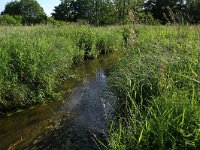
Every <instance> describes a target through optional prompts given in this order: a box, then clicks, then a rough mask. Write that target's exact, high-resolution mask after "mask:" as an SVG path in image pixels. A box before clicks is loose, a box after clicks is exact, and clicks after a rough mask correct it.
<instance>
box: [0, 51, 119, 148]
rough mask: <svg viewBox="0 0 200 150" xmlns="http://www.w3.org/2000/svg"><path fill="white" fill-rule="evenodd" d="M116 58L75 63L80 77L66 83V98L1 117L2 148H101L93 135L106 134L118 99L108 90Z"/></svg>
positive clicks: (109, 57)
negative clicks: (108, 74) (108, 71)
mask: <svg viewBox="0 0 200 150" xmlns="http://www.w3.org/2000/svg"><path fill="white" fill-rule="evenodd" d="M116 57H117V55H116V54H112V55H110V56H108V57H104V58H100V59H98V60H93V61H87V62H84V63H82V64H81V65H79V66H74V68H73V69H74V72H77V73H78V74H80V76H79V78H78V79H70V80H69V81H67V82H66V84H65V85H63V87H62V88H61V90H62V91H63V92H64V93H65V96H64V99H63V101H59V102H53V103H48V104H43V105H37V106H35V108H33V109H28V110H25V111H23V112H21V113H18V114H15V115H13V116H11V117H6V118H1V120H0V149H7V148H8V147H10V148H16V147H17V148H19V149H24V148H27V149H48V148H49V149H53V148H56V149H58V148H59V149H95V148H98V147H96V144H95V142H94V140H93V139H92V134H98V135H100V136H103V135H104V133H105V132H106V130H107V126H108V123H109V120H110V118H111V115H110V114H112V111H113V107H112V104H113V103H114V101H115V99H116V98H115V96H114V95H113V94H112V93H111V92H110V91H108V90H107V85H106V83H107V77H106V74H105V69H107V68H108V67H109V66H110V65H112V64H113V63H114V62H116V61H117V59H116ZM68 91H71V92H68Z"/></svg>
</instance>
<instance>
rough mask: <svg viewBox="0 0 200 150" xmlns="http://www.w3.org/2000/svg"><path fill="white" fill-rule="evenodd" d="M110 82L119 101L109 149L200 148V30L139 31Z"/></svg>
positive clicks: (146, 28) (154, 28)
mask: <svg viewBox="0 0 200 150" xmlns="http://www.w3.org/2000/svg"><path fill="white" fill-rule="evenodd" d="M135 33H136V36H137V38H136V40H135V44H134V48H130V50H128V51H127V52H126V53H127V54H125V55H126V56H125V57H124V59H122V61H121V62H119V64H118V65H117V67H116V68H114V69H115V71H113V73H112V75H111V77H110V84H111V87H112V89H113V91H114V92H115V93H116V94H117V95H118V96H119V101H118V105H117V107H116V110H117V115H116V116H117V117H116V120H115V121H114V123H113V124H112V126H111V129H110V134H109V137H108V146H107V148H109V149H199V147H200V27H199V26H191V27H188V26H137V27H136V31H135Z"/></svg>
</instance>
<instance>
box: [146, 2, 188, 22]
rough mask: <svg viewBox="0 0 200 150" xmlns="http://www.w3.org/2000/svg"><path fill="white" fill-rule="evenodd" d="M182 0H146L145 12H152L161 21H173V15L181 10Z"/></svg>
mask: <svg viewBox="0 0 200 150" xmlns="http://www.w3.org/2000/svg"><path fill="white" fill-rule="evenodd" d="M183 7H184V0H148V1H146V2H145V3H144V9H145V11H146V12H150V13H152V14H153V17H154V18H155V19H158V20H161V22H162V23H167V22H168V21H173V19H174V18H173V17H174V15H176V14H177V13H178V12H181V11H182V8H183Z"/></svg>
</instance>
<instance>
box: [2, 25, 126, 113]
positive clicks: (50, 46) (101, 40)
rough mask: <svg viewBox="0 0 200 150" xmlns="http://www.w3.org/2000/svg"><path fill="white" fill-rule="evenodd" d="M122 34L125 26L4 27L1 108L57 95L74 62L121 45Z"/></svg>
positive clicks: (93, 56)
mask: <svg viewBox="0 0 200 150" xmlns="http://www.w3.org/2000/svg"><path fill="white" fill-rule="evenodd" d="M122 35H123V27H104V28H92V27H89V26H77V25H68V26H61V27H54V26H34V27H1V28H0V60H1V62H0V111H7V110H11V109H16V108H18V107H26V106H28V105H32V104H35V103H40V102H42V101H45V100H47V98H53V97H55V96H56V95H57V93H56V92H55V88H56V85H58V84H57V83H58V81H59V79H60V78H61V77H63V76H64V77H65V78H67V77H69V75H68V73H67V72H68V71H69V68H70V66H71V65H72V64H73V63H77V62H80V61H82V60H84V59H88V58H96V57H98V56H99V55H100V54H106V53H108V52H112V51H116V50H119V49H122V48H123V44H124V42H123V40H124V38H123V36H122Z"/></svg>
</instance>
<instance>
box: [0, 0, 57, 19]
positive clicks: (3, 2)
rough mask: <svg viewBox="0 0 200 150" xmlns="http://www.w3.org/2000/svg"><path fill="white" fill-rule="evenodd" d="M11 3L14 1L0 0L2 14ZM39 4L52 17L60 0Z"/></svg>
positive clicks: (41, 0) (42, 1) (38, 0)
mask: <svg viewBox="0 0 200 150" xmlns="http://www.w3.org/2000/svg"><path fill="white" fill-rule="evenodd" d="M11 1H13V0H0V12H2V11H3V10H4V8H5V5H6V4H7V3H8V2H11ZM37 2H38V3H39V4H40V6H42V7H43V8H44V11H45V13H46V14H47V15H48V16H51V13H52V12H53V9H54V7H55V6H58V5H59V4H60V0H37Z"/></svg>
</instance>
